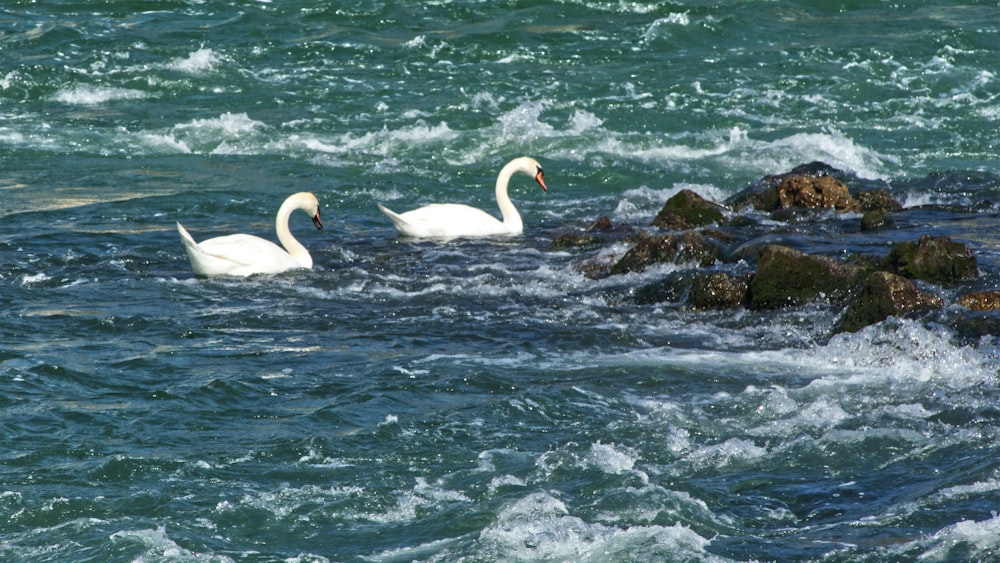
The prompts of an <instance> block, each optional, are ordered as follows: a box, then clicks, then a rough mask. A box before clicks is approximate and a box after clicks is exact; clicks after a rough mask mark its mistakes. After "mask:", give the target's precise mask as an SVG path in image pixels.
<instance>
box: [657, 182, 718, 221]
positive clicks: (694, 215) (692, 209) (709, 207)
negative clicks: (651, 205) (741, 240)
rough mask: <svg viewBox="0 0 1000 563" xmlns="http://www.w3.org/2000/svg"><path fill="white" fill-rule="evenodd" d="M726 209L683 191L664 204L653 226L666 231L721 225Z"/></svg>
mask: <svg viewBox="0 0 1000 563" xmlns="http://www.w3.org/2000/svg"><path fill="white" fill-rule="evenodd" d="M725 210H726V208H725V207H723V206H721V205H719V204H717V203H713V202H711V201H708V200H707V199H705V198H703V197H701V196H700V195H698V194H696V193H695V192H693V191H691V190H681V191H679V192H677V193H676V194H675V195H674V196H673V197H671V198H670V199H668V200H667V202H666V203H665V204H663V208H662V209H660V212H659V213H658V214H657V215H656V218H655V219H653V226H655V227H660V228H665V229H677V230H685V229H693V228H695V227H701V226H704V225H710V224H712V223H721V222H722V221H723V219H724V218H725V215H723V211H725Z"/></svg>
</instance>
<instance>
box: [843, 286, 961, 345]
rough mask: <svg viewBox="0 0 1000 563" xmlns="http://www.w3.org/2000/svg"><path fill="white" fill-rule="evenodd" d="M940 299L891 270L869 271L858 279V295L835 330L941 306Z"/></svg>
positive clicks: (857, 326)
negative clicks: (859, 283) (861, 278)
mask: <svg viewBox="0 0 1000 563" xmlns="http://www.w3.org/2000/svg"><path fill="white" fill-rule="evenodd" d="M942 306H943V303H942V302H941V299H940V298H939V297H938V296H936V295H934V294H931V293H928V292H926V291H923V290H921V289H919V288H917V286H916V285H914V283H913V282H912V281H910V280H908V279H906V278H904V277H902V276H897V275H896V274H892V273H890V272H872V273H870V274H868V275H867V276H866V277H865V278H864V280H863V281H862V283H861V289H860V291H859V292H858V296H857V298H856V299H854V300H853V301H852V302H851V303H850V304H849V305H848V306H847V309H845V311H844V315H843V316H842V317H841V319H840V322H839V323H838V325H837V328H836V332H856V331H858V330H860V329H862V328H864V327H866V326H868V325H870V324H875V323H878V322H882V321H883V320H885V319H886V318H888V317H889V316H894V317H902V316H905V315H908V314H911V313H914V312H918V311H927V310H931V309H940V308H941V307H942Z"/></svg>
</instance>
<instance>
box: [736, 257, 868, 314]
mask: <svg viewBox="0 0 1000 563" xmlns="http://www.w3.org/2000/svg"><path fill="white" fill-rule="evenodd" d="M862 271H863V270H862V269H861V268H860V267H858V266H853V265H850V264H843V263H841V262H837V261H835V260H832V259H830V258H826V257H825V256H813V255H810V254H806V253H804V252H799V251H798V250H794V249H791V248H788V247H784V246H776V245H768V246H765V247H764V248H762V249H761V251H760V257H759V258H758V261H757V272H756V273H755V274H754V275H753V278H752V279H751V281H750V308H751V309H777V308H779V307H787V306H789V305H801V304H803V303H805V302H807V301H811V300H813V299H816V298H819V297H826V298H833V299H843V298H845V297H846V296H847V294H848V292H849V291H850V289H851V287H852V286H853V285H854V283H855V280H856V279H857V278H858V276H859V275H860V274H861V273H862Z"/></svg>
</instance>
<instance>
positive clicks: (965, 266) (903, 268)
mask: <svg viewBox="0 0 1000 563" xmlns="http://www.w3.org/2000/svg"><path fill="white" fill-rule="evenodd" d="M887 262H888V265H889V267H890V268H892V270H893V271H894V272H895V273H897V274H899V275H901V276H903V277H907V278H911V279H917V280H924V281H929V282H933V283H940V284H953V283H956V282H959V281H962V280H968V279H974V278H975V277H976V276H977V275H978V273H979V269H978V266H977V264H976V257H975V256H973V255H972V252H970V251H969V250H968V249H967V248H966V247H965V245H964V244H962V243H960V242H955V241H953V240H951V239H950V238H948V237H946V236H941V237H933V236H930V235H924V236H922V237H920V240H919V241H917V242H916V243H913V242H901V243H899V244H897V245H895V246H894V247H893V248H892V250H891V251H890V252H889V257H888V259H887Z"/></svg>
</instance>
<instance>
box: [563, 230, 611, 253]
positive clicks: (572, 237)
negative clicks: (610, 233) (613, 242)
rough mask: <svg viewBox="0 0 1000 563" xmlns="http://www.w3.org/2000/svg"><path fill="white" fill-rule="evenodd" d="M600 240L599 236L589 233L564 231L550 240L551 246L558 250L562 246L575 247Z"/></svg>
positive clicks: (588, 244) (596, 242)
mask: <svg viewBox="0 0 1000 563" xmlns="http://www.w3.org/2000/svg"><path fill="white" fill-rule="evenodd" d="M600 242H601V237H599V236H596V235H592V234H590V233H565V234H561V235H559V236H557V237H556V238H555V239H553V240H552V248H553V249H555V250H559V249H562V248H575V247H579V246H591V245H594V244H598V243H600Z"/></svg>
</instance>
